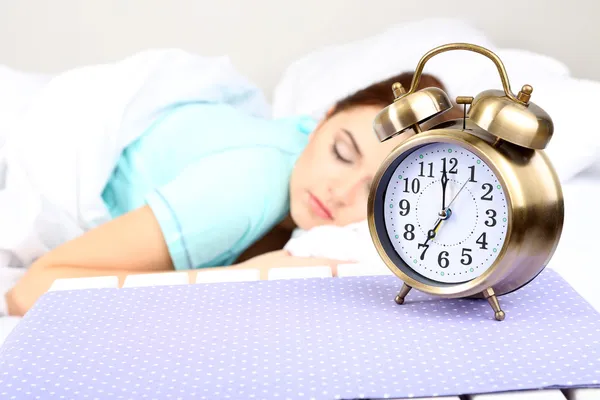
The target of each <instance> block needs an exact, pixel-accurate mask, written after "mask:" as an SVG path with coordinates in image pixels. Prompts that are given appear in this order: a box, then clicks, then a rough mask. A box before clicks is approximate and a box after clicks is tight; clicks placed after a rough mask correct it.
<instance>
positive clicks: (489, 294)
mask: <svg viewBox="0 0 600 400" xmlns="http://www.w3.org/2000/svg"><path fill="white" fill-rule="evenodd" d="M411 289H412V286H409V285H407V284H406V283H405V284H403V285H402V289H400V292H398V294H397V295H396V297H395V298H394V301H395V302H396V304H404V298H405V297H406V295H408V292H410V291H411ZM482 294H483V297H484V298H485V299H487V301H488V303H490V306H492V309H493V310H494V318H496V321H503V320H504V318H506V314H505V313H504V311H502V309H501V308H500V302H499V301H498V297H496V293H495V292H494V289H492V288H487V289H485V290H484V291H483V292H482Z"/></svg>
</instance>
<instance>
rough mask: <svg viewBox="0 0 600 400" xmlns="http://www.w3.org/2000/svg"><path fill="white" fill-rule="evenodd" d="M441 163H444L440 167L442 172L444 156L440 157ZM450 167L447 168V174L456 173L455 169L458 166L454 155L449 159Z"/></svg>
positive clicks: (444, 167)
mask: <svg viewBox="0 0 600 400" xmlns="http://www.w3.org/2000/svg"><path fill="white" fill-rule="evenodd" d="M442 163H443V164H444V166H443V167H442V172H444V171H446V157H444V158H442ZM449 164H450V169H449V170H447V172H448V173H449V174H458V170H457V169H456V167H457V166H458V160H457V159H456V158H454V157H452V158H451V159H450V162H449Z"/></svg>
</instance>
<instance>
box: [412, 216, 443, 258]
mask: <svg viewBox="0 0 600 400" xmlns="http://www.w3.org/2000/svg"><path fill="white" fill-rule="evenodd" d="M442 221H443V218H441V217H440V218H438V219H437V221H435V225H434V227H433V229H430V230H428V231H427V240H425V243H419V246H418V248H419V249H420V248H421V247H425V250H423V252H422V253H421V257H420V258H421V260H424V259H425V252H426V251H427V249H429V245H428V244H427V243H429V241H430V240H431V239H433V238H435V236H436V235H437V231H438V229H439V228H440V226H441V224H442Z"/></svg>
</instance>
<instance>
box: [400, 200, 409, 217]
mask: <svg viewBox="0 0 600 400" xmlns="http://www.w3.org/2000/svg"><path fill="white" fill-rule="evenodd" d="M399 205H400V215H402V216H403V217H406V216H407V215H408V213H409V211H410V203H409V202H408V200H406V199H403V200H400V204H399Z"/></svg>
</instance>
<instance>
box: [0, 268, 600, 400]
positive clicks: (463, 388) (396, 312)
mask: <svg viewBox="0 0 600 400" xmlns="http://www.w3.org/2000/svg"><path fill="white" fill-rule="evenodd" d="M400 283H401V282H400V281H399V280H398V279H397V278H395V277H393V276H371V277H348V278H339V279H298V280H281V281H258V282H246V283H217V284H202V285H183V286H165V287H140V288H129V289H93V290H80V291H72V292H66V291H65V292H53V293H48V294H46V295H45V296H44V297H43V298H42V299H41V300H40V301H39V302H38V304H37V305H36V306H35V307H34V308H33V309H32V310H31V311H30V313H29V314H28V315H27V316H26V317H25V318H24V319H23V321H22V323H21V324H20V325H19V326H18V327H17V328H16V329H15V331H14V332H13V334H12V335H11V336H10V337H9V338H8V340H7V341H6V342H5V344H4V346H3V347H2V349H0V398H2V399H63V398H64V399H90V400H91V399H96V398H99V399H105V398H110V399H240V398H243V399H267V398H268V399H303V400H304V399H327V400H330V399H357V398H406V397H413V396H414V397H420V396H436V395H440V396H441V395H453V394H467V393H483V392H490V391H501V390H519V389H522V390H524V389H529V388H540V387H566V386H581V385H597V384H599V382H598V379H600V360H599V356H600V318H599V314H598V313H597V312H596V311H595V310H594V309H593V308H592V307H591V306H590V305H589V304H587V303H586V302H585V300H583V299H582V298H581V297H580V296H579V295H578V294H577V293H575V292H574V291H573V289H571V288H570V287H569V286H568V285H567V284H566V283H565V282H564V281H563V280H562V278H560V277H559V276H558V275H557V274H556V273H555V272H553V271H551V270H546V271H544V272H543V273H542V274H541V275H540V276H539V277H538V278H537V279H536V280H534V281H533V282H532V283H531V284H530V285H529V286H527V287H526V288H524V289H522V290H520V291H517V292H515V293H512V294H509V295H506V296H503V297H501V304H502V306H503V308H504V309H505V311H506V313H507V318H506V320H505V321H503V322H497V321H495V320H494V319H493V313H492V310H491V308H490V307H489V305H488V304H487V302H486V301H484V300H447V299H434V298H432V297H430V296H427V295H425V294H423V293H419V292H416V291H413V292H411V293H410V294H409V296H408V297H407V302H406V304H404V305H402V306H398V305H396V303H395V302H394V300H393V298H394V295H395V294H396V293H397V291H398V289H399V288H400V286H401V285H400Z"/></svg>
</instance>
